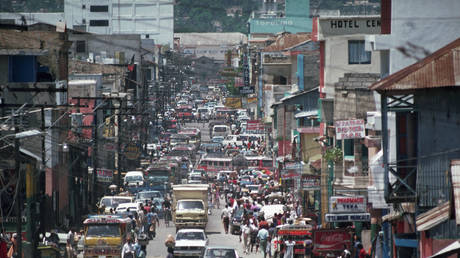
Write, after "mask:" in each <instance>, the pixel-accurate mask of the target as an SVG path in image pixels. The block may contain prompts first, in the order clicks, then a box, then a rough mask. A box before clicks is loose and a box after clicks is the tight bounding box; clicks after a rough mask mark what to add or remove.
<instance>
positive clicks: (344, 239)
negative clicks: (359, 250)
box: [313, 229, 351, 252]
mask: <svg viewBox="0 0 460 258" xmlns="http://www.w3.org/2000/svg"><path fill="white" fill-rule="evenodd" d="M344 245H346V246H347V247H350V245H351V235H350V233H348V232H347V231H345V230H340V229H332V230H329V229H324V230H316V231H315V232H314V233H313V252H331V251H343V246H344Z"/></svg>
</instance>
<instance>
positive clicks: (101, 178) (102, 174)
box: [96, 168, 113, 183]
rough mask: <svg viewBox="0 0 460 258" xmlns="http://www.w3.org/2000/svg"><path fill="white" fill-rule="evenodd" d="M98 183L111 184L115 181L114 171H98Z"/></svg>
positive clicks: (100, 169) (101, 169)
mask: <svg viewBox="0 0 460 258" xmlns="http://www.w3.org/2000/svg"><path fill="white" fill-rule="evenodd" d="M96 175H97V181H98V182H102V183H111V182H112V180H113V171H112V170H110V169H103V168H99V169H96Z"/></svg>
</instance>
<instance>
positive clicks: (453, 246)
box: [428, 240, 460, 258]
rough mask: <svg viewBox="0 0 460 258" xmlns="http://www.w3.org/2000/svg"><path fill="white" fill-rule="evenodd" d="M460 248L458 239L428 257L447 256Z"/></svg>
mask: <svg viewBox="0 0 460 258" xmlns="http://www.w3.org/2000/svg"><path fill="white" fill-rule="evenodd" d="M458 250H460V241H459V240H457V241H455V242H453V243H452V244H450V245H448V246H446V247H444V248H443V249H441V250H439V252H437V253H435V254H433V255H432V256H430V257H428V258H435V257H447V256H449V255H452V254H454V252H456V251H458Z"/></svg>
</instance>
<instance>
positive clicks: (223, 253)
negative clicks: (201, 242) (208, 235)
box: [203, 246, 240, 258]
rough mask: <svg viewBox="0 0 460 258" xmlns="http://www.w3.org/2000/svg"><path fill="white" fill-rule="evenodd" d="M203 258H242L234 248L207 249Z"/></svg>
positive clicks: (213, 247)
mask: <svg viewBox="0 0 460 258" xmlns="http://www.w3.org/2000/svg"><path fill="white" fill-rule="evenodd" d="M203 258H240V257H239V256H238V252H237V251H236V250H235V248H233V247H224V246H212V247H206V250H205V251H204V256H203Z"/></svg>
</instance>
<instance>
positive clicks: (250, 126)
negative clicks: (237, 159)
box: [246, 120, 265, 134]
mask: <svg viewBox="0 0 460 258" xmlns="http://www.w3.org/2000/svg"><path fill="white" fill-rule="evenodd" d="M246 132H247V133H248V134H264V133H265V125H264V124H263V123H262V121H260V120H248V121H247V123H246Z"/></svg>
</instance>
